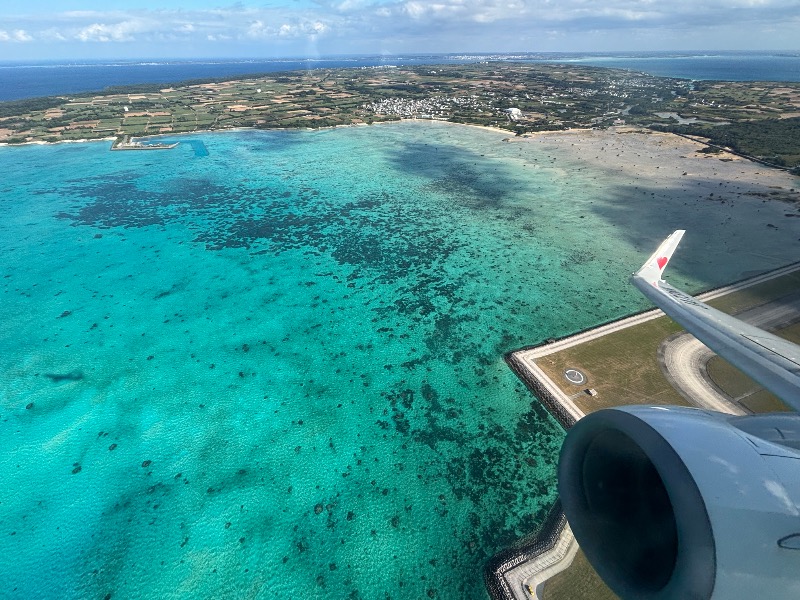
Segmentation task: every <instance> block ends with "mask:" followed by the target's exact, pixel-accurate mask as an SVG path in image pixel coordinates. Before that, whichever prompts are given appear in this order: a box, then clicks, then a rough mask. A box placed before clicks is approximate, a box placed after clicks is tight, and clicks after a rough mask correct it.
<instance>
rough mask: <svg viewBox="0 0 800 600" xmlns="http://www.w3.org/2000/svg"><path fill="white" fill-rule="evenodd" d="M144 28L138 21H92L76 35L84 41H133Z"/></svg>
mask: <svg viewBox="0 0 800 600" xmlns="http://www.w3.org/2000/svg"><path fill="white" fill-rule="evenodd" d="M144 29H145V28H144V27H142V25H141V24H140V23H139V22H137V21H122V22H120V23H110V24H109V23H92V24H91V25H89V26H87V27H84V28H82V29H81V30H80V31H78V32H77V33H76V34H75V37H76V38H77V39H79V40H80V41H82V42H132V41H134V40H135V39H136V33H138V32H141V31H143V30H144Z"/></svg>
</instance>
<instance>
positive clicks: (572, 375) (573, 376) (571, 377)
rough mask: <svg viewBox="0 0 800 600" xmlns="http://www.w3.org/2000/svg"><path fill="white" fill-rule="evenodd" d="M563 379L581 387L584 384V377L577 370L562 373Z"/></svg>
mask: <svg viewBox="0 0 800 600" xmlns="http://www.w3.org/2000/svg"><path fill="white" fill-rule="evenodd" d="M564 377H566V378H567V381H569V382H570V383H574V384H575V385H583V384H584V383H586V375H584V374H583V373H581V372H580V371H579V370H578V369H567V370H565V371H564Z"/></svg>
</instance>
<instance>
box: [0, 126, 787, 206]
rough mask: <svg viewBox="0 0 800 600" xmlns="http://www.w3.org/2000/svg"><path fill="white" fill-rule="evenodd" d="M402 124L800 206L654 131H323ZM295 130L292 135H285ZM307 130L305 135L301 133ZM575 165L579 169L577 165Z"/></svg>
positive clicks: (777, 177) (762, 174) (765, 171)
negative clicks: (488, 137)
mask: <svg viewBox="0 0 800 600" xmlns="http://www.w3.org/2000/svg"><path fill="white" fill-rule="evenodd" d="M398 122H415V123H426V124H427V123H437V124H440V123H441V124H444V125H449V126H462V127H474V128H477V129H481V130H484V131H487V132H492V133H493V134H496V135H498V136H499V137H501V138H502V141H503V142H504V143H512V144H524V145H526V146H528V147H531V148H535V149H537V150H538V151H540V152H541V153H542V155H543V156H548V157H549V155H548V152H552V153H558V154H561V155H562V156H563V153H567V155H568V156H569V155H571V157H572V159H573V161H574V163H575V165H577V168H578V169H583V168H587V169H592V170H599V171H601V172H607V173H609V174H614V175H616V176H620V175H622V176H624V177H626V178H629V179H630V182H631V185H632V186H633V187H634V188H636V187H638V186H641V187H642V188H643V189H644V188H648V189H653V188H662V189H666V188H670V189H673V190H674V189H675V188H676V187H677V188H679V189H681V191H682V192H684V193H685V194H686V197H687V198H691V197H702V198H704V199H709V198H714V199H716V200H717V201H719V202H720V204H725V203H726V202H731V201H733V200H734V199H736V198H739V197H742V196H743V195H747V196H751V197H752V196H763V197H764V198H765V199H767V198H769V199H775V200H783V201H786V202H791V203H793V204H796V205H798V206H800V191H798V190H800V177H797V176H794V175H791V174H790V173H787V172H785V171H782V170H780V169H774V168H770V167H768V166H765V165H762V164H759V163H755V162H752V161H750V160H748V159H745V158H742V157H739V156H736V155H734V154H730V153H726V152H720V153H718V154H705V153H701V152H700V150H702V149H703V148H705V147H706V146H705V144H702V143H701V142H695V141H692V140H689V139H687V138H684V137H681V136H677V135H674V134H671V133H661V132H654V131H650V130H645V129H639V128H633V127H611V128H608V129H597V130H595V129H572V130H565V131H545V132H540V133H533V134H526V135H524V136H515V135H514V134H513V133H512V132H510V131H507V130H504V129H499V128H496V127H488V126H484V125H471V124H462V123H452V122H450V121H443V120H441V121H440V120H435V121H430V120H424V119H402V120H401V121H382V122H379V123H373V124H372V125H367V124H363V123H360V124H353V125H337V126H335V127H329V128H328V127H326V128H320V129H313V128H311V129H309V130H311V131H320V130H322V129H336V128H342V127H368V126H375V125H386V124H390V123H398ZM246 130H254V131H273V130H260V129H258V130H256V129H252V128H247V127H241V128H231V129H224V130H210V131H193V132H184V133H163V134H156V135H150V136H141V137H139V138H137V139H141V140H151V139H159V138H164V137H169V138H177V137H180V136H190V135H196V134H206V133H227V132H233V131H246ZM280 131H291V130H283V129H282V130H280ZM298 131H305V130H298ZM114 139H116V138H115V137H114V136H112V137H105V138H98V139H92V140H62V141H58V142H41V141H37V142H26V143H24V144H8V143H5V142H0V146H6V147H9V146H17V145H20V146H22V145H31V144H35V145H53V144H64V143H83V142H101V141H102V142H107V141H113V140H114ZM575 165H573V166H575Z"/></svg>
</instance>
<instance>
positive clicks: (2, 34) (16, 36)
mask: <svg viewBox="0 0 800 600" xmlns="http://www.w3.org/2000/svg"><path fill="white" fill-rule="evenodd" d="M32 41H33V36H32V35H31V34H29V33H28V32H27V31H25V30H24V29H14V30H13V31H6V30H3V29H0V42H32Z"/></svg>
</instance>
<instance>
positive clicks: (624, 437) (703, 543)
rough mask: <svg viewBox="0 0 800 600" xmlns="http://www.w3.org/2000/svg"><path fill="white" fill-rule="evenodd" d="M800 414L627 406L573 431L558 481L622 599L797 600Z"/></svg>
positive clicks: (587, 548)
mask: <svg viewBox="0 0 800 600" xmlns="http://www.w3.org/2000/svg"><path fill="white" fill-rule="evenodd" d="M799 449H800V415H797V414H796V413H792V414H789V413H786V414H784V413H773V414H769V415H759V416H746V417H732V416H730V415H723V414H721V413H715V412H712V411H705V410H700V409H692V408H681V407H673V406H670V407H666V406H665V407H643V406H624V407H619V408H614V409H608V410H601V411H598V412H595V413H592V414H590V415H588V416H586V417H584V418H583V419H581V420H580V421H578V422H577V423H576V424H575V425H574V427H573V428H572V429H571V430H570V431H569V433H568V435H567V438H566V440H565V442H564V445H563V447H562V449H561V457H560V461H559V467H558V479H559V482H558V488H559V494H560V495H561V501H562V505H563V508H564V512H565V513H566V515H567V519H568V521H569V523H570V526H571V527H572V531H573V532H574V534H575V538H576V539H577V541H578V543H579V545H580V546H581V548H582V549H583V551H584V553H585V555H586V557H587V558H588V560H589V562H591V563H592V565H593V566H594V567H595V569H596V570H597V573H598V574H599V575H600V576H601V577H602V578H603V580H604V581H605V582H606V583H607V584H608V586H609V587H610V588H611V589H612V590H613V591H614V592H615V593H617V594H618V595H619V596H620V597H622V598H624V599H627V598H636V599H653V600H656V599H657V600H665V599H668V598H670V599H672V598H674V599H681V600H685V599H688V598H697V599H701V598H702V599H706V598H715V599H726V600H727V599H732V598H748V599H750V598H770V599H781V598H787V599H788V598H792V599H797V598H800V451H798V450H799Z"/></svg>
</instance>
